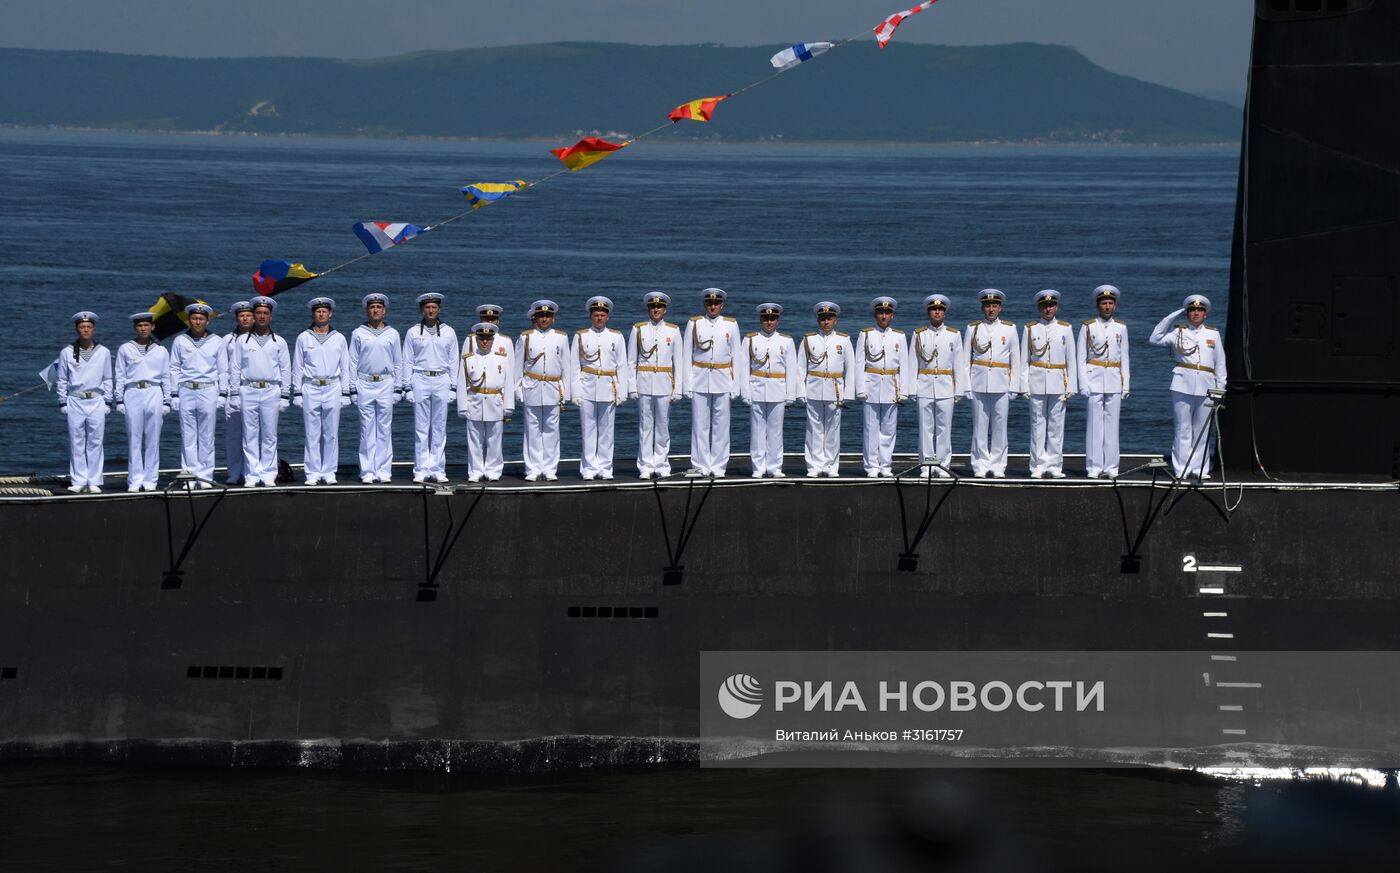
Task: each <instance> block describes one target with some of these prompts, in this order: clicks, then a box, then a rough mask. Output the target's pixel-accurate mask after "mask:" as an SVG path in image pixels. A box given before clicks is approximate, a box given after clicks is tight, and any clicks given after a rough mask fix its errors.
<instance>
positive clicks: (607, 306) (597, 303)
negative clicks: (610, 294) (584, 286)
mask: <svg viewBox="0 0 1400 873" xmlns="http://www.w3.org/2000/svg"><path fill="white" fill-rule="evenodd" d="M612 306H613V304H612V301H611V300H609V299H608V298H606V297H604V296H603V295H601V294H598V295H596V296H594V297H590V298H588V311H589V312H600V311H601V312H612Z"/></svg>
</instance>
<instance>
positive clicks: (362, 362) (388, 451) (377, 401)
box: [350, 293, 405, 485]
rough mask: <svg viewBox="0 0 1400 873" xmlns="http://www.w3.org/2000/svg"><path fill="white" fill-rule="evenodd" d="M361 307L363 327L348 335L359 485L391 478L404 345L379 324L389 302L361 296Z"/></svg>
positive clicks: (375, 296)
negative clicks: (357, 434)
mask: <svg viewBox="0 0 1400 873" xmlns="http://www.w3.org/2000/svg"><path fill="white" fill-rule="evenodd" d="M360 302H361V304H362V305H363V306H364V309H365V323H364V324H361V325H360V326H359V327H357V328H355V330H354V332H353V333H351V334H350V371H351V372H352V373H353V374H354V375H353V377H352V378H354V380H355V387H354V389H353V393H354V396H355V406H356V408H357V409H358V410H359V413H360V481H361V482H363V483H365V484H366V485H372V484H373V483H375V482H388V481H389V480H390V479H392V478H393V475H394V470H393V467H394V437H393V425H394V404H395V403H397V402H398V401H400V400H402V399H403V398H404V394H405V389H404V385H403V380H402V373H403V344H402V343H401V342H400V340H399V332H398V331H397V330H394V329H393V328H392V327H390V326H389V325H387V324H385V323H384V315H385V313H387V312H388V311H389V298H388V297H386V296H384V295H383V294H379V293H374V294H366V295H365V296H364V297H363V298H362V299H361V301H360Z"/></svg>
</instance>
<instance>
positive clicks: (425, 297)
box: [414, 291, 443, 306]
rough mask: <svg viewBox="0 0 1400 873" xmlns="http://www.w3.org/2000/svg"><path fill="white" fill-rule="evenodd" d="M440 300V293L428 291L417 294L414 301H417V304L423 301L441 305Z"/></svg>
mask: <svg viewBox="0 0 1400 873" xmlns="http://www.w3.org/2000/svg"><path fill="white" fill-rule="evenodd" d="M442 301H443V296H442V295H441V294H439V293H437V292H436V291H429V292H428V293H427V294H419V295H418V299H417V300H415V301H414V302H415V303H417V304H418V305H419V306H422V305H423V304H424V303H436V304H438V305H439V306H441V305H442Z"/></svg>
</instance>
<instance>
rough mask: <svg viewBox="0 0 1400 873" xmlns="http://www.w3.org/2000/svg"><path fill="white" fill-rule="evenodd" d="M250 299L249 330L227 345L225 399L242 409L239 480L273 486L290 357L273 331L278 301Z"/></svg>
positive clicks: (288, 400)
mask: <svg viewBox="0 0 1400 873" xmlns="http://www.w3.org/2000/svg"><path fill="white" fill-rule="evenodd" d="M251 302H252V304H253V329H252V330H251V331H249V332H248V333H245V334H243V335H242V336H240V337H236V338H235V339H234V341H233V343H232V356H231V357H230V359H229V371H228V375H229V392H230V393H229V400H230V401H231V402H233V403H236V404H237V405H238V407H239V409H241V410H242V411H243V477H244V478H243V484H244V485H245V486H247V487H249V488H256V487H257V486H258V484H259V483H261V484H262V485H264V486H267V487H272V486H273V485H276V484H277V421H278V418H279V417H280V415H281V412H282V410H284V409H286V408H288V407H289V406H291V396H292V355H291V352H290V351H288V349H287V341H286V340H284V339H282V337H280V336H278V335H277V334H275V333H273V332H272V312H273V310H274V309H276V308H277V301H276V300H273V299H272V298H271V297H263V296H261V295H260V296H258V297H254V298H253V299H252V301H251ZM234 391H237V393H236V394H235V393H233V392H234ZM235 398H236V399H235Z"/></svg>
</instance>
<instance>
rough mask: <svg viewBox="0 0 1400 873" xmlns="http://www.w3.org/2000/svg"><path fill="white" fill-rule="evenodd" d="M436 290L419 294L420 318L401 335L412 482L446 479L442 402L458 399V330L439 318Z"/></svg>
mask: <svg viewBox="0 0 1400 873" xmlns="http://www.w3.org/2000/svg"><path fill="white" fill-rule="evenodd" d="M442 300H443V297H442V295H441V294H439V293H437V292H436V291H429V292H428V293H427V294H420V295H418V311H419V313H420V314H421V315H422V318H421V320H419V322H418V323H417V324H415V325H414V326H413V327H410V328H409V329H408V332H407V333H406V334H404V338H403V375H402V378H401V382H402V384H404V385H407V386H408V395H407V399H408V402H409V403H410V404H412V406H413V481H414V482H425V481H427V480H428V479H432V480H433V481H435V482H446V481H447V407H448V404H450V403H452V402H453V401H454V400H456V399H457V390H456V388H457V332H456V331H454V330H453V329H452V326H451V325H448V324H443V323H442V321H441V320H440V319H439V318H438V315H439V314H440V313H441V311H442Z"/></svg>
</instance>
